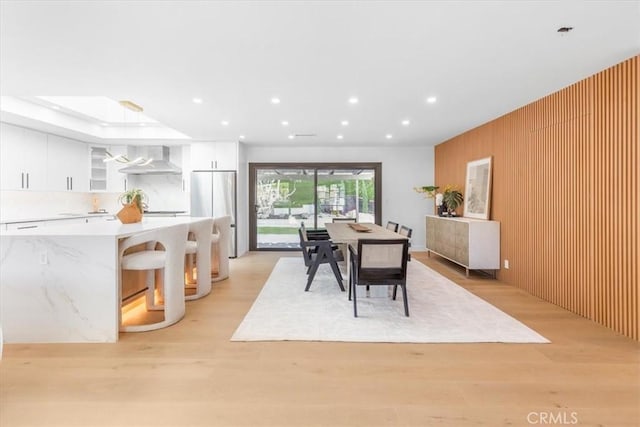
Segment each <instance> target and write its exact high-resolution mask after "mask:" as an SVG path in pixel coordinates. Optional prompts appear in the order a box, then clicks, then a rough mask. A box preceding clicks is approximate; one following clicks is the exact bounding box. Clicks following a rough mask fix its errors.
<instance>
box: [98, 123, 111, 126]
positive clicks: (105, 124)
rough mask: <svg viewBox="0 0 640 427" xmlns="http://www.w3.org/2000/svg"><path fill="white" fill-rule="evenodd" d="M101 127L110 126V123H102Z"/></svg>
mask: <svg viewBox="0 0 640 427" xmlns="http://www.w3.org/2000/svg"><path fill="white" fill-rule="evenodd" d="M100 126H109V123H100Z"/></svg>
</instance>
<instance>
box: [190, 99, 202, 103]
mask: <svg viewBox="0 0 640 427" xmlns="http://www.w3.org/2000/svg"><path fill="white" fill-rule="evenodd" d="M192 101H193V103H194V104H202V98H193V99H192Z"/></svg>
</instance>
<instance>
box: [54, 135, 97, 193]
mask: <svg viewBox="0 0 640 427" xmlns="http://www.w3.org/2000/svg"><path fill="white" fill-rule="evenodd" d="M47 140H48V153H49V155H48V159H47V177H48V178H47V181H48V182H47V187H48V190H49V191H89V170H90V168H89V165H88V162H87V158H88V157H89V151H88V146H87V144H85V143H82V142H79V141H74V140H73V139H68V138H63V137H61V136H57V135H48V136H47Z"/></svg>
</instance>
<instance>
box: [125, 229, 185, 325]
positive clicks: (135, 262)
mask: <svg viewBox="0 0 640 427" xmlns="http://www.w3.org/2000/svg"><path fill="white" fill-rule="evenodd" d="M188 230H189V225H188V224H178V225H172V226H168V227H164V228H159V229H156V230H150V231H145V232H141V233H139V234H134V235H133V236H131V237H127V238H126V239H124V240H122V241H121V242H120V248H119V259H120V270H121V272H120V280H121V281H122V271H124V270H146V271H147V291H146V308H147V310H164V319H163V320H162V321H159V322H155V323H151V324H144V325H123V324H122V321H120V330H121V331H122V332H144V331H152V330H155V329H161V328H165V327H167V326H170V325H173V324H174V323H177V322H178V321H180V320H181V319H182V318H183V317H184V314H185V303H184V277H183V274H184V257H185V251H186V240H187V232H188ZM157 243H159V244H161V245H162V246H163V247H164V250H156V249H155V247H156V244H157ZM142 244H145V246H146V248H145V250H143V251H140V252H134V253H131V254H128V255H124V252H125V251H126V250H127V249H129V248H131V247H133V246H137V245H142ZM158 269H162V270H163V275H162V286H161V288H160V289H159V290H160V294H161V295H162V297H163V299H164V301H163V302H162V304H156V303H155V295H154V294H155V288H156V283H155V270H158ZM120 288H122V283H121V284H120Z"/></svg>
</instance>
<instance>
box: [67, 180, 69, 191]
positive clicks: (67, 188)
mask: <svg viewBox="0 0 640 427" xmlns="http://www.w3.org/2000/svg"><path fill="white" fill-rule="evenodd" d="M66 178H67V191H68V190H69V177H66Z"/></svg>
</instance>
